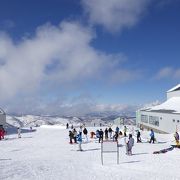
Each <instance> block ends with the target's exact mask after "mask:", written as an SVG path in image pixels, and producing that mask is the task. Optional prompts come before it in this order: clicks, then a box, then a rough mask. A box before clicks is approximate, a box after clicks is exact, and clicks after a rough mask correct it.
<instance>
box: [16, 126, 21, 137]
mask: <svg viewBox="0 0 180 180" xmlns="http://www.w3.org/2000/svg"><path fill="white" fill-rule="evenodd" d="M17 133H18V138H21V129H20V127H18V128H17Z"/></svg>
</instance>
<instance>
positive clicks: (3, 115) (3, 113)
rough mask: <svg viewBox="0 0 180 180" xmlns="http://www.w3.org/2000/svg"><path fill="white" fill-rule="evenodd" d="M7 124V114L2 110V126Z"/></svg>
mask: <svg viewBox="0 0 180 180" xmlns="http://www.w3.org/2000/svg"><path fill="white" fill-rule="evenodd" d="M5 124H6V113H5V112H4V111H3V110H2V109H0V126H4V125H5Z"/></svg>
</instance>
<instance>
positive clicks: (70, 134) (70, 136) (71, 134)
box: [69, 131, 74, 144]
mask: <svg viewBox="0 0 180 180" xmlns="http://www.w3.org/2000/svg"><path fill="white" fill-rule="evenodd" d="M72 139H74V134H73V132H72V131H69V143H70V144H72V143H73V142H72Z"/></svg>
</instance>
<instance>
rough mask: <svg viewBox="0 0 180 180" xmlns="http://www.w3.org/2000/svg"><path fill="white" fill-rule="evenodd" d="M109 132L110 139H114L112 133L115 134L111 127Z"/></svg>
mask: <svg viewBox="0 0 180 180" xmlns="http://www.w3.org/2000/svg"><path fill="white" fill-rule="evenodd" d="M108 131H109V138H110V139H112V132H113V130H112V128H111V127H110V128H109V130H108Z"/></svg>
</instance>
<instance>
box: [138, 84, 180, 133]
mask: <svg viewBox="0 0 180 180" xmlns="http://www.w3.org/2000/svg"><path fill="white" fill-rule="evenodd" d="M136 121H137V124H138V125H140V127H142V128H147V129H154V130H155V131H158V132H161V133H174V132H175V131H176V130H177V131H180V84H178V85H177V86H175V87H173V88H172V89H170V90H168V91H167V101H165V102H164V103H162V104H160V105H157V106H153V107H149V108H142V109H140V110H138V111H137V112H136Z"/></svg>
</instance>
